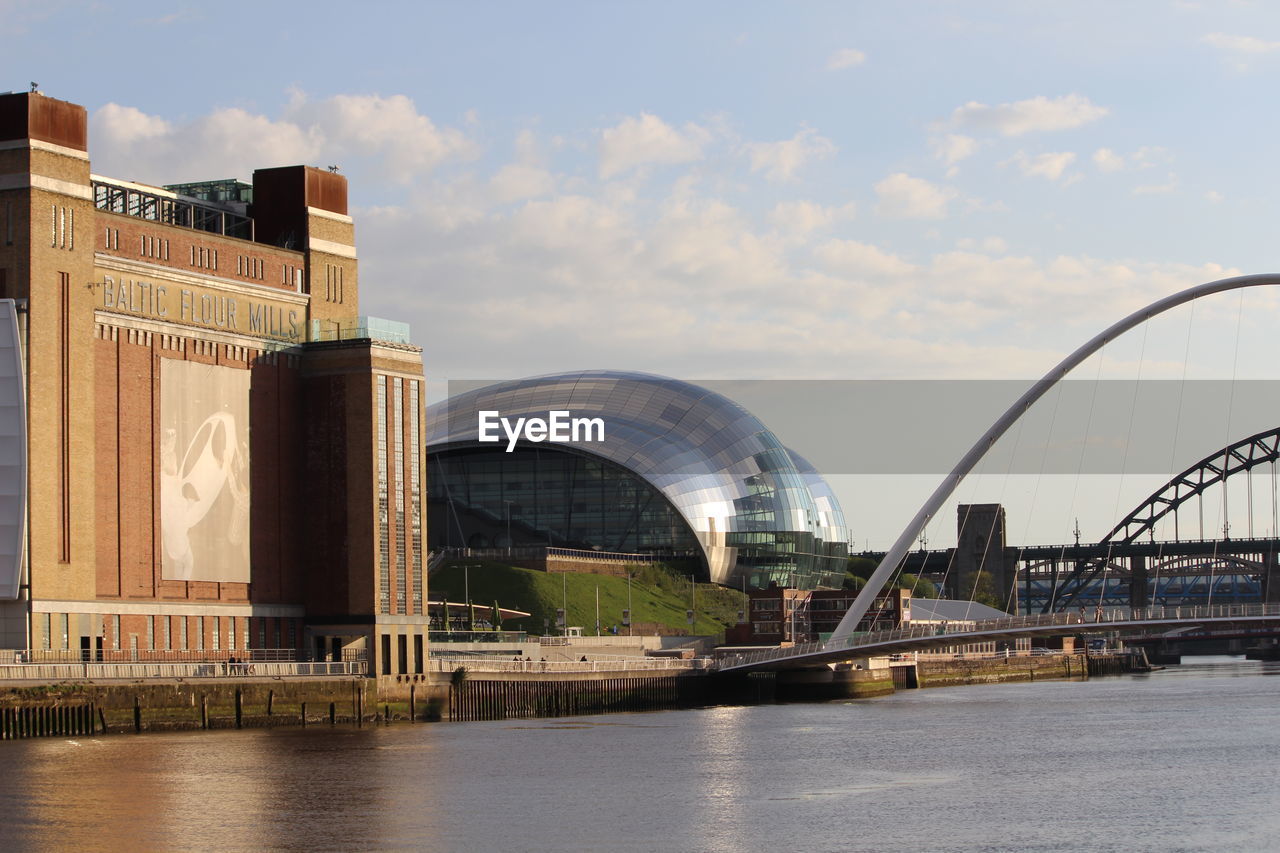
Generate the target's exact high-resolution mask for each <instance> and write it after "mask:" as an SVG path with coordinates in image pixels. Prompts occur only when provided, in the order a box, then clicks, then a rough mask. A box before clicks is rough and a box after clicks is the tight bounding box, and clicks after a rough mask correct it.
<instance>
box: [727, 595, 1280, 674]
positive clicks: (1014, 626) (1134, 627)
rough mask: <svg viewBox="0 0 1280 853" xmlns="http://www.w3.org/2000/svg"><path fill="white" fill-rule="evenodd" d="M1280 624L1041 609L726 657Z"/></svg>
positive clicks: (1278, 609) (801, 656)
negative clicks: (958, 625) (942, 627)
mask: <svg viewBox="0 0 1280 853" xmlns="http://www.w3.org/2000/svg"><path fill="white" fill-rule="evenodd" d="M1262 623H1273V624H1280V604H1229V605H1221V606H1213V607H1146V608H1129V607H1120V608H1112V609H1109V610H1102V611H1100V612H1099V611H1097V610H1093V611H1088V612H1084V613H1038V614H1034V615H1031V616H1008V617H1005V618H1001V619H988V620H984V621H980V622H975V623H973V626H972V627H968V628H965V629H963V630H947V631H946V632H945V633H941V632H940V631H939V627H938V626H936V625H912V626H908V627H906V628H895V629H893V630H889V631H875V632H872V633H869V634H858V635H854V636H852V637H848V638H847V639H845V640H843V641H840V642H834V643H833V642H826V643H801V644H799V645H796V646H791V647H789V648H780V649H767V650H761V651H755V652H746V653H743V654H739V655H731V656H728V657H725V658H723V659H722V660H721V662H720V671H721V672H751V671H755V670H758V671H764V670H779V669H799V668H804V667H811V666H818V665H825V664H828V663H838V662H840V661H847V660H853V659H854V658H862V657H878V656H880V655H888V654H896V653H900V652H912V651H922V650H925V649H929V648H936V647H938V646H954V645H963V644H966V643H979V642H984V641H987V640H1004V639H1016V638H1018V637H1035V636H1055V635H1063V634H1074V633H1078V632H1080V631H1098V630H1107V631H1122V632H1125V633H1129V632H1146V633H1150V632H1152V631H1153V630H1156V629H1167V628H1179V627H1185V626H1188V625H1193V626H1194V625H1203V626H1227V625H1242V626H1244V625H1258V624H1262Z"/></svg>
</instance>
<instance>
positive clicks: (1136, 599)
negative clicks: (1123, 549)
mask: <svg viewBox="0 0 1280 853" xmlns="http://www.w3.org/2000/svg"><path fill="white" fill-rule="evenodd" d="M1149 603H1150V602H1149V601H1148V597H1147V558H1146V557H1144V556H1142V555H1141V554H1135V555H1133V556H1132V557H1130V558H1129V606H1130V607H1146V606H1147V605H1148V604H1149Z"/></svg>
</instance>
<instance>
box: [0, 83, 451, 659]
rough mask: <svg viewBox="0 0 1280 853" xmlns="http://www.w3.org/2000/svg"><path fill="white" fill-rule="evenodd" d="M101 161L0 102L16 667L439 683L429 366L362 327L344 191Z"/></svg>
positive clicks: (7, 642) (2, 434)
mask: <svg viewBox="0 0 1280 853" xmlns="http://www.w3.org/2000/svg"><path fill="white" fill-rule="evenodd" d="M246 132H249V131H246ZM87 142H88V139H87V121H86V112H85V110H84V108H83V107H80V106H78V105H76V104H72V103H68V102H66V101H60V100H56V99H53V98H49V97H46V96H44V95H43V94H40V93H38V92H31V93H21V94H7V95H0V560H3V561H4V562H3V565H2V566H0V647H10V648H28V647H29V648H32V649H34V650H36V651H37V652H47V653H48V654H49V655H51V656H52V655H56V654H57V653H59V652H64V653H66V654H70V655H77V656H78V655H83V656H85V657H96V656H98V655H104V656H105V655H107V654H108V653H116V652H120V653H126V654H137V655H138V656H139V657H146V656H147V655H150V654H153V653H158V652H170V651H200V652H204V653H205V654H219V653H222V654H233V653H235V654H240V653H243V651H244V650H252V649H260V648H286V649H295V650H300V651H303V652H306V653H313V654H315V653H318V654H324V655H335V654H343V653H344V652H348V651H351V650H356V649H363V650H366V651H367V652H368V653H369V655H370V656H371V658H372V659H373V661H374V666H375V668H376V671H378V672H380V673H387V674H390V673H395V672H410V671H420V670H421V668H422V663H423V656H424V651H423V644H424V640H425V637H426V631H427V620H428V614H427V608H426V601H427V598H426V580H427V579H426V571H425V565H424V563H425V553H426V550H425V540H426V530H425V522H426V517H425V501H424V497H425V496H424V494H423V492H424V488H425V464H424V457H423V454H422V453H421V451H420V447H421V439H422V437H423V436H425V434H426V431H425V428H424V397H423V392H422V382H423V378H422V353H421V350H420V349H419V348H418V347H415V346H413V345H412V344H410V343H409V340H408V329H407V327H404V326H401V325H399V324H388V323H385V322H382V323H380V322H378V321H372V320H368V319H365V318H360V317H359V316H358V314H359V311H358V293H359V290H358V279H357V261H356V248H355V233H354V225H353V223H352V220H351V217H350V216H348V214H347V182H346V179H345V178H343V177H342V176H341V175H338V174H333V173H330V172H326V171H323V170H320V169H315V168H310V167H305V166H291V167H284V168H270V169H259V170H257V171H256V172H255V173H254V175H253V182H252V183H251V184H247V183H241V182H238V181H224V180H219V181H210V182H202V183H188V184H180V185H173V186H170V187H167V188H166V187H156V186H147V185H143V184H139V183H136V182H133V181H129V180H120V179H116V178H108V177H103V176H99V175H96V174H93V173H92V171H91V168H90V155H89V148H88V144H87Z"/></svg>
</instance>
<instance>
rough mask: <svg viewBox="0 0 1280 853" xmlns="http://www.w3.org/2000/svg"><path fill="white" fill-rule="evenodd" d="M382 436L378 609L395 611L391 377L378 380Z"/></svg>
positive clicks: (377, 412)
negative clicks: (389, 446) (389, 456)
mask: <svg viewBox="0 0 1280 853" xmlns="http://www.w3.org/2000/svg"><path fill="white" fill-rule="evenodd" d="M374 417H375V418H376V419H377V423H376V425H375V429H376V430H377V434H378V609H379V612H381V613H390V612H391V534H390V529H389V528H390V518H389V512H388V509H389V504H390V500H389V494H388V492H389V490H390V489H389V485H388V476H387V377H386V376H379V377H378V389H377V397H376V399H375V405H374Z"/></svg>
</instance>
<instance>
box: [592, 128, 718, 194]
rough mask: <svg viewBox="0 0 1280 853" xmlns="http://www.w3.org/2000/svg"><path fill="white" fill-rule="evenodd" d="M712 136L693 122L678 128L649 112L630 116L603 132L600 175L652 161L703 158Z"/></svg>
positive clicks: (629, 168)
mask: <svg viewBox="0 0 1280 853" xmlns="http://www.w3.org/2000/svg"><path fill="white" fill-rule="evenodd" d="M710 138H711V135H710V133H708V132H707V130H705V129H704V128H702V127H699V126H698V125H696V124H693V123H692V122H690V123H688V124H686V125H685V126H684V129H683V130H679V129H677V128H674V127H672V126H671V125H669V124H667V123H666V122H665V121H663V120H662V119H660V118H658V117H657V116H655V115H651V114H649V113H641V114H640V115H639V116H638V117H636V116H628V117H627V118H624V119H623V120H622V121H620V122H619V123H618V124H616V125H614V126H613V127H610V128H607V129H605V130H604V131H602V132H601V134H600V169H599V171H600V177H602V178H611V177H614V176H615V175H620V174H622V173H624V172H627V171H630V170H631V169H634V168H636V167H637V166H645V165H648V164H651V163H656V164H661V165H674V164H677V163H690V162H693V161H695V160H701V159H702V149H703V147H704V146H705V145H706V144H707V143H708V142H709V141H710Z"/></svg>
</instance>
